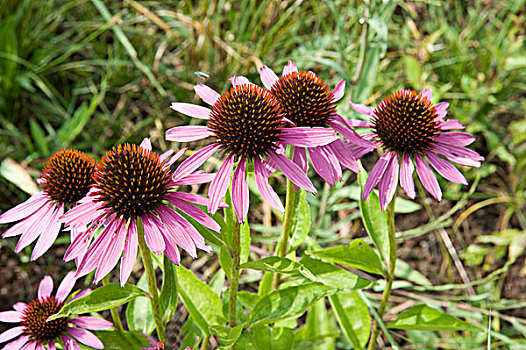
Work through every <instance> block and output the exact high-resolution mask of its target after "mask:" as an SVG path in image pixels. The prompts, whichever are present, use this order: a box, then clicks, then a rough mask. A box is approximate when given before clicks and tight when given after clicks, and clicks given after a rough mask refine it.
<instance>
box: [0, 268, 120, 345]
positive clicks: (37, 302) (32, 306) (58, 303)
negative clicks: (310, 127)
mask: <svg viewBox="0 0 526 350" xmlns="http://www.w3.org/2000/svg"><path fill="white" fill-rule="evenodd" d="M74 275H75V272H73V271H72V272H70V273H68V274H67V275H66V277H64V279H63V280H62V282H61V283H60V286H59V287H58V290H57V294H56V295H55V296H52V295H51V292H52V291H53V279H52V278H51V276H45V277H44V278H43V279H42V281H41V282H40V285H39V287H38V298H37V299H34V300H33V301H31V302H30V303H29V304H25V303H22V302H18V303H16V304H15V305H13V309H15V311H4V312H0V322H9V323H19V324H20V325H19V326H17V327H14V328H11V329H8V330H7V331H5V332H3V333H2V334H0V343H3V342H6V341H10V340H12V341H11V342H10V343H8V344H6V345H5V346H4V348H3V349H4V350H19V349H24V350H35V349H37V350H43V349H44V348H45V347H46V345H47V348H48V349H53V350H54V349H56V347H55V343H57V342H60V340H62V344H63V346H64V349H71V350H77V349H78V350H80V346H79V344H78V343H77V341H79V342H81V343H82V344H85V345H88V346H91V347H92V348H95V349H104V345H103V344H102V342H101V341H100V340H99V339H98V338H97V337H96V336H95V335H94V334H93V333H91V332H90V331H87V330H86V329H92V330H99V329H105V328H109V327H111V326H112V323H111V322H109V321H106V320H103V319H101V318H97V317H92V316H78V317H74V318H70V317H61V318H57V319H55V320H53V321H46V320H47V319H48V317H49V316H51V315H54V314H56V313H57V312H59V311H60V309H61V308H62V306H64V304H67V303H68V302H70V301H72V300H74V299H77V298H80V297H82V296H85V295H87V294H89V293H90V292H91V291H90V290H85V291H82V292H80V293H79V294H77V295H76V296H75V297H74V298H72V299H71V300H70V301H68V302H65V301H66V298H67V297H68V295H69V293H70V292H71V290H72V289H73V286H74V285H75V281H76V279H75V276H74ZM17 337H18V338H17ZM14 338H17V339H15V340H13V339H14Z"/></svg>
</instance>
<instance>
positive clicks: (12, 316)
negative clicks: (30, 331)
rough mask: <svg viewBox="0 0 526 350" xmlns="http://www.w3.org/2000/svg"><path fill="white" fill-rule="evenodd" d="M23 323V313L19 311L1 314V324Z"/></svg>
mask: <svg viewBox="0 0 526 350" xmlns="http://www.w3.org/2000/svg"><path fill="white" fill-rule="evenodd" d="M20 321H22V313H21V312H18V311H2V312H0V322H8V323H18V322H20Z"/></svg>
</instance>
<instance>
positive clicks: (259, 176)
mask: <svg viewBox="0 0 526 350" xmlns="http://www.w3.org/2000/svg"><path fill="white" fill-rule="evenodd" d="M295 150H296V149H295ZM303 153H304V154H305V150H303ZM269 175H270V173H269V172H268V170H267V169H266V168H265V167H264V166H263V164H262V163H261V161H260V160H259V158H258V157H256V158H254V177H255V178H256V186H257V188H258V190H259V194H260V195H261V197H262V198H263V199H264V200H265V201H266V202H267V203H268V204H269V205H270V206H271V207H273V208H276V209H277V210H279V211H280V212H282V213H283V212H284V211H285V208H283V204H281V201H280V200H279V197H278V195H277V194H276V192H275V191H274V189H273V188H272V186H270V184H269V183H268V177H269Z"/></svg>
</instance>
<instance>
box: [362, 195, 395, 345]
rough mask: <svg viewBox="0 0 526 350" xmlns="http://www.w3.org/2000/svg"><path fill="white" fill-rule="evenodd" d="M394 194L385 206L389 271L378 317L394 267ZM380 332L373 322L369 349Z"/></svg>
mask: <svg viewBox="0 0 526 350" xmlns="http://www.w3.org/2000/svg"><path fill="white" fill-rule="evenodd" d="M395 201H396V196H394V197H393V200H392V201H391V203H389V206H388V207H387V232H388V234H389V271H386V279H387V283H386V285H385V289H384V293H383V295H382V301H381V302H380V307H379V308H378V316H379V317H380V319H381V318H382V317H383V315H384V312H385V307H386V306H387V301H388V300H389V296H390V295H391V289H392V288H393V281H394V275H395V267H396V236H395V218H394V207H395ZM379 334H380V327H379V326H378V322H374V328H373V334H372V336H371V339H370V340H369V346H368V349H369V350H374V349H375V348H376V338H378V335H379Z"/></svg>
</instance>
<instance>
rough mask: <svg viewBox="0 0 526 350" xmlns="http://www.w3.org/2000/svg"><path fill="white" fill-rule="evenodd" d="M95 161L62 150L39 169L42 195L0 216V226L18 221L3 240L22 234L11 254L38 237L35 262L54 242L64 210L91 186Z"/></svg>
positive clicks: (75, 152) (33, 257) (34, 255)
mask: <svg viewBox="0 0 526 350" xmlns="http://www.w3.org/2000/svg"><path fill="white" fill-rule="evenodd" d="M94 171H95V161H94V160H93V158H91V157H90V156H89V155H87V154H85V153H84V152H80V151H77V150H71V149H65V150H61V151H58V152H56V153H55V154H53V155H52V156H51V157H50V158H49V160H48V161H47V163H46V165H45V166H44V168H43V169H42V177H41V178H40V179H39V181H38V182H39V183H40V187H41V188H42V191H41V192H39V193H36V194H34V195H33V196H31V197H30V198H29V199H28V200H27V201H25V202H24V203H22V204H19V205H17V206H16V207H14V208H13V209H11V210H9V211H7V212H5V213H3V214H2V215H0V224H5V223H9V222H15V221H18V220H22V221H21V222H19V223H17V224H16V225H14V226H13V227H11V228H10V229H8V230H7V231H6V232H4V234H3V235H2V237H3V238H6V237H13V236H17V235H20V234H22V236H21V237H20V240H19V241H18V244H17V245H16V248H15V252H17V253H18V252H20V251H21V250H22V249H24V248H25V247H27V246H28V245H29V244H31V243H32V242H33V241H34V240H35V239H37V238H38V237H40V238H39V239H38V241H37V243H36V245H35V248H34V249H33V252H32V254H31V260H35V259H37V258H38V257H40V256H41V255H42V254H44V253H45V252H46V251H47V250H48V249H49V248H50V247H51V246H52V245H53V242H55V239H56V238H57V236H58V234H59V232H60V227H61V222H60V221H59V217H60V216H62V214H64V210H65V209H66V208H69V207H72V206H75V205H76V203H77V202H78V201H79V200H80V199H81V198H83V197H84V196H85V195H86V194H87V193H88V191H89V189H90V186H91V184H92V183H93V179H92V175H93V172H94Z"/></svg>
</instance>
